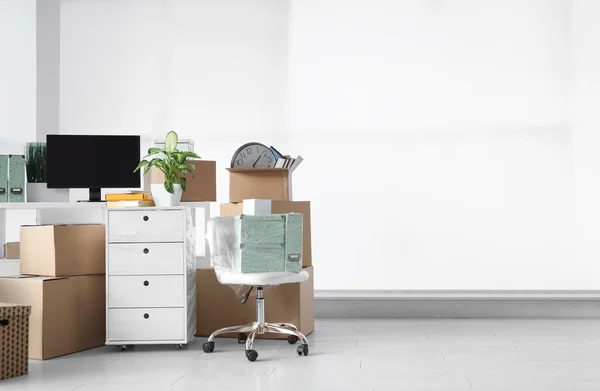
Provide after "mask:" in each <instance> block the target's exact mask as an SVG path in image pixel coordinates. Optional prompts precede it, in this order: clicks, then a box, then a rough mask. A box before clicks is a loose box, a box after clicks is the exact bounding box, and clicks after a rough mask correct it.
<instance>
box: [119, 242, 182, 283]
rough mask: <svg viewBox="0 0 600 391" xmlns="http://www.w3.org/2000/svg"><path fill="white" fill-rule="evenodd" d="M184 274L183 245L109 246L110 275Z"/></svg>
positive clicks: (123, 244) (124, 244) (139, 244)
mask: <svg viewBox="0 0 600 391" xmlns="http://www.w3.org/2000/svg"><path fill="white" fill-rule="evenodd" d="M183 273H184V267H183V243H111V244H109V245H108V274H109V275H112V276H119V275H121V276H127V275H152V274H183Z"/></svg>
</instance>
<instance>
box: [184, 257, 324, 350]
mask: <svg viewBox="0 0 600 391" xmlns="http://www.w3.org/2000/svg"><path fill="white" fill-rule="evenodd" d="M304 270H306V271H307V272H308V274H309V275H310V278H309V279H308V280H307V281H305V282H303V283H295V284H283V285H278V286H271V287H267V288H265V289H264V291H263V292H264V297H265V320H266V322H281V323H292V324H294V325H296V327H298V328H299V330H300V332H302V333H303V334H304V335H308V334H310V333H312V332H313V331H315V309H314V281H313V267H312V266H311V267H308V268H305V269H304ZM196 305H197V311H196V336H199V337H208V336H209V335H210V334H212V333H213V332H214V331H216V330H218V329H220V328H223V327H229V326H237V325H242V324H246V323H252V322H255V321H256V289H254V290H253V291H252V295H250V298H249V299H248V301H247V302H246V304H241V303H240V298H239V297H238V296H237V295H236V293H235V291H234V290H233V289H231V287H229V286H227V285H221V284H220V283H219V281H218V280H217V276H216V275H215V271H214V270H213V269H212V268H204V269H197V270H196ZM225 336H226V337H237V334H227V335H225ZM257 338H276V339H286V338H287V336H286V335H283V334H264V335H259V336H257Z"/></svg>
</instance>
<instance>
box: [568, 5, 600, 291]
mask: <svg viewBox="0 0 600 391" xmlns="http://www.w3.org/2000/svg"><path fill="white" fill-rule="evenodd" d="M572 3H573V7H572V10H571V19H570V20H571V36H572V46H571V51H570V55H569V59H570V62H569V66H570V73H569V74H570V82H571V89H570V95H569V117H570V119H571V128H572V129H573V134H574V137H573V151H574V157H575V159H574V164H575V170H574V182H573V185H574V186H573V190H574V193H575V198H574V200H573V205H574V221H575V222H576V225H575V228H576V229H575V230H574V233H573V236H574V238H575V239H576V241H575V248H576V257H575V259H574V260H575V261H576V262H577V263H576V264H574V265H572V266H570V267H569V268H568V269H567V268H565V269H566V270H569V269H572V270H578V271H579V274H580V275H582V276H585V275H593V276H597V275H598V274H599V273H600V265H599V263H598V259H599V256H600V241H599V240H598V238H599V237H600V225H599V224H598V221H599V220H600V203H598V199H600V181H598V173H599V172H600V154H599V153H598V150H599V148H600V132H599V130H600V117H598V102H600V46H599V45H598V42H597V41H598V40H597V37H598V36H600V25H599V24H598V15H600V2H598V1H594V0H575V1H573V2H572ZM582 278H584V277H582ZM594 287H597V284H595V285H594Z"/></svg>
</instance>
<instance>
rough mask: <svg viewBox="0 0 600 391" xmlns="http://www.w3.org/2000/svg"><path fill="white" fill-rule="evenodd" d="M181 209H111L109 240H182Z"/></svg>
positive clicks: (109, 215) (109, 213)
mask: <svg viewBox="0 0 600 391" xmlns="http://www.w3.org/2000/svg"><path fill="white" fill-rule="evenodd" d="M183 235H184V232H183V210H148V211H144V210H111V211H109V212H108V241H109V242H129V243H131V242H183V239H184V236H183Z"/></svg>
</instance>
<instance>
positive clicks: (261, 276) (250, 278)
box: [217, 270, 308, 286]
mask: <svg viewBox="0 0 600 391" xmlns="http://www.w3.org/2000/svg"><path fill="white" fill-rule="evenodd" d="M217 274H218V276H219V282H220V283H221V284H224V285H252V286H269V285H281V284H291V283H294V282H304V281H306V280H308V273H307V272H305V271H301V272H300V273H286V272H273V273H240V272H236V271H231V270H229V271H224V272H221V273H217Z"/></svg>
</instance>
